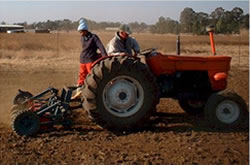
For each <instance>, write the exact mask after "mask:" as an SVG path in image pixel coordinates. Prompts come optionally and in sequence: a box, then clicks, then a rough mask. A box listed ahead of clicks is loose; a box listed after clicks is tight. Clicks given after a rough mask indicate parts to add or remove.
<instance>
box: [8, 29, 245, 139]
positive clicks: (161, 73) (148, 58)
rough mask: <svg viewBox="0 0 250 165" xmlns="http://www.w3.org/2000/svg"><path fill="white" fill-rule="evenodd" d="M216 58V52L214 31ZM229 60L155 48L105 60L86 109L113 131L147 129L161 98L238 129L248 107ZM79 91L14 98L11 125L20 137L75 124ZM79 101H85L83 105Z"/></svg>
mask: <svg viewBox="0 0 250 165" xmlns="http://www.w3.org/2000/svg"><path fill="white" fill-rule="evenodd" d="M210 39H211V46H212V51H213V54H215V47H214V42H213V33H212V32H211V31H210ZM230 61H231V57H229V56H209V57H205V56H202V57H199V56H179V55H163V54H161V53H159V52H157V51H156V50H155V49H148V50H145V51H142V52H141V54H140V55H139V56H137V57H134V56H127V55H125V56H124V55H123V56H119V55H118V56H108V57H104V58H101V59H99V60H98V61H96V62H95V64H94V65H93V67H92V70H91V73H90V74H89V75H88V76H87V77H86V79H85V82H84V87H83V89H82V99H81V100H80V102H82V106H83V108H84V109H85V110H86V111H87V112H88V114H89V116H90V118H91V119H92V120H93V121H95V122H96V123H97V124H98V125H100V126H102V127H104V128H107V129H110V130H129V129H134V128H141V127H143V126H144V125H146V123H147V122H148V121H149V117H150V116H151V115H152V114H154V113H155V111H156V105H157V104H158V103H159V100H160V98H173V99H176V100H178V102H179V105H180V106H181V108H182V109H183V110H184V111H185V112H187V113H188V114H192V115H196V114H201V113H204V115H205V117H206V119H207V121H208V122H209V123H211V124H213V125H214V126H216V127H222V128H224V127H229V128H231V127H237V126H239V125H240V124H241V123H245V122H244V120H248V110H247V105H246V103H245V102H244V100H243V99H242V98H241V97H240V96H239V95H237V94H236V93H230V92H223V90H225V89H226V86H227V77H228V71H229V69H230ZM74 90H75V88H73V87H65V88H64V89H63V91H62V94H61V95H60V96H59V95H58V94H57V93H58V90H57V89H54V88H48V89H47V90H45V91H43V92H42V93H40V94H38V95H35V96H33V95H32V94H30V93H29V92H24V91H21V90H20V91H19V94H18V95H17V96H16V97H15V99H14V104H15V106H13V108H12V112H11V113H12V115H11V116H12V117H11V125H12V128H13V130H14V132H16V133H17V134H18V135H34V134H36V133H37V132H38V131H39V130H41V129H47V128H48V127H51V126H52V125H55V124H61V125H63V126H68V125H71V121H70V120H68V117H67V116H69V115H70V114H71V111H72V110H73V109H77V108H79V106H76V107H72V106H71V105H70V102H72V101H74V100H71V99H70V98H71V94H72V91H74ZM78 101H79V100H78Z"/></svg>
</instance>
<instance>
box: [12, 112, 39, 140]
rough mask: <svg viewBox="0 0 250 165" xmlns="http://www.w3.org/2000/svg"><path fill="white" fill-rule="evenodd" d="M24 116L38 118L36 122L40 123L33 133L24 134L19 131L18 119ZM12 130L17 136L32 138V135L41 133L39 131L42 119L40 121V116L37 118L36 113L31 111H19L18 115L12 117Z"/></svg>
mask: <svg viewBox="0 0 250 165" xmlns="http://www.w3.org/2000/svg"><path fill="white" fill-rule="evenodd" d="M23 114H26V115H33V117H35V118H36V120H37V121H38V123H37V124H38V125H36V126H35V127H34V128H33V129H32V131H31V132H28V133H27V132H26V133H24V132H22V131H20V130H18V129H17V126H16V120H18V118H19V117H20V116H21V115H23ZM10 124H11V128H12V130H13V131H14V132H15V134H16V135H19V136H32V135H35V134H36V133H37V132H38V131H39V129H40V119H39V117H38V116H35V115H34V112H33V111H31V110H28V109H24V110H20V111H18V112H17V113H15V114H13V115H12V116H11V123H10Z"/></svg>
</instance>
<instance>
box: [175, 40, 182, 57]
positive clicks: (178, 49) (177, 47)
mask: <svg viewBox="0 0 250 165" xmlns="http://www.w3.org/2000/svg"><path fill="white" fill-rule="evenodd" d="M176 54H177V55H180V54H181V41H180V35H178V36H177V38H176Z"/></svg>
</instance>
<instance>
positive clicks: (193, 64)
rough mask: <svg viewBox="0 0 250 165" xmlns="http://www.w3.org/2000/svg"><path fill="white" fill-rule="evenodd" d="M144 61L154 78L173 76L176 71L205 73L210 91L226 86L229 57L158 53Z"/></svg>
mask: <svg viewBox="0 0 250 165" xmlns="http://www.w3.org/2000/svg"><path fill="white" fill-rule="evenodd" d="M146 61H147V64H148V65H149V68H150V69H151V71H152V72H153V73H154V74H155V75H156V76H159V75H164V74H174V73H175V72H177V71H207V72H208V76H209V79H210V83H211V86H212V89H213V90H214V91H219V90H223V89H225V88H226V86H227V73H228V71H229V69H230V61H231V57H229V56H204V57H202V56H199V57H197V56H177V55H162V54H160V53H158V54H157V55H156V56H153V57H150V58H148V59H147V60H146Z"/></svg>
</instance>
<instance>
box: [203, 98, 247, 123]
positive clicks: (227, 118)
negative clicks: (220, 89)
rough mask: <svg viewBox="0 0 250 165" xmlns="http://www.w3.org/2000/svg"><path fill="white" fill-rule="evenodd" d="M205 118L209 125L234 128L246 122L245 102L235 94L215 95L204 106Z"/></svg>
mask: <svg viewBox="0 0 250 165" xmlns="http://www.w3.org/2000/svg"><path fill="white" fill-rule="evenodd" d="M204 111H205V117H206V118H207V120H208V122H209V124H210V125H213V126H215V127H218V128H234V127H238V126H240V125H242V124H244V123H245V121H246V120H248V111H247V105H246V103H245V101H244V100H243V99H242V98H241V97H240V96H239V95H237V94H236V93H215V94H213V95H211V96H210V97H209V98H208V101H207V103H206V105H205V110H204Z"/></svg>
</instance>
